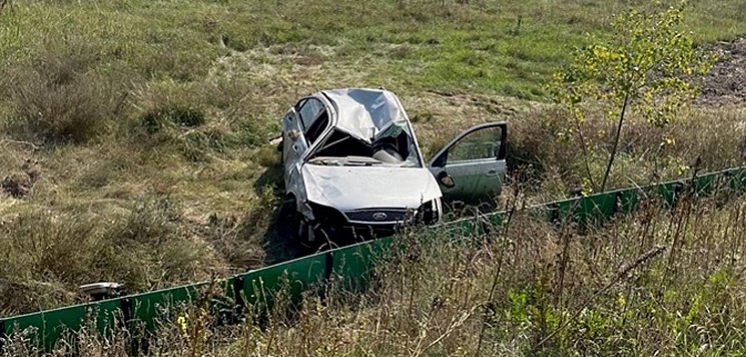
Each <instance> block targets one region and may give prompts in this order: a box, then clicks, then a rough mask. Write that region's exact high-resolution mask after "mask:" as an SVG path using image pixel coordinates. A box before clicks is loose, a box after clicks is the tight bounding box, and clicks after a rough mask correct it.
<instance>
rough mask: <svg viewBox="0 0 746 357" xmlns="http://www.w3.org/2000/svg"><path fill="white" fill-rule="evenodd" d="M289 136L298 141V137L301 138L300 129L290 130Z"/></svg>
mask: <svg viewBox="0 0 746 357" xmlns="http://www.w3.org/2000/svg"><path fill="white" fill-rule="evenodd" d="M288 137H290V140H293V141H296V140H298V138H300V131H298V130H295V129H293V130H290V131H288Z"/></svg>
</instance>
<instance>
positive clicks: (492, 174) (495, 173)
mask: <svg viewBox="0 0 746 357" xmlns="http://www.w3.org/2000/svg"><path fill="white" fill-rule="evenodd" d="M487 176H497V170H490V171H487Z"/></svg>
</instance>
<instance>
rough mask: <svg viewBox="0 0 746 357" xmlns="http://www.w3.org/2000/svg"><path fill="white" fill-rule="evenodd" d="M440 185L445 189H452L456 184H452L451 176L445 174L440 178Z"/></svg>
mask: <svg viewBox="0 0 746 357" xmlns="http://www.w3.org/2000/svg"><path fill="white" fill-rule="evenodd" d="M440 183H442V184H443V186H445V187H447V188H452V187H453V186H456V183H455V182H453V178H451V176H448V174H446V173H445V172H444V173H443V175H441V176H440Z"/></svg>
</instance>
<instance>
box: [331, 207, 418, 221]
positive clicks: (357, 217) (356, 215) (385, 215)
mask: <svg viewBox="0 0 746 357" xmlns="http://www.w3.org/2000/svg"><path fill="white" fill-rule="evenodd" d="M345 214H346V215H347V218H348V219H349V220H350V221H356V222H371V223H377V222H380V223H385V222H401V221H404V220H405V219H406V218H407V216H408V215H407V211H405V210H390V209H388V210H387V209H372V210H360V211H353V212H346V213H345ZM410 217H411V215H410Z"/></svg>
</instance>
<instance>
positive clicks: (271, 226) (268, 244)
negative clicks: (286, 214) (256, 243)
mask: <svg viewBox="0 0 746 357" xmlns="http://www.w3.org/2000/svg"><path fill="white" fill-rule="evenodd" d="M254 190H255V191H256V194H257V196H258V197H263V198H264V201H265V202H268V203H269V202H271V205H270V206H269V207H257V208H256V209H258V210H262V211H266V217H267V218H268V220H269V222H268V224H266V225H265V227H266V228H264V229H265V232H264V233H263V235H262V241H261V244H262V248H263V249H264V253H265V260H264V263H265V265H271V264H276V263H281V262H284V261H287V260H291V259H295V258H299V257H302V256H304V255H307V254H309V253H310V252H309V251H308V250H307V249H306V248H304V247H303V246H301V245H300V244H299V243H298V241H297V240H296V239H295V238H294V237H293V234H292V232H291V230H290V227H289V225H288V222H283V221H281V220H280V217H279V213H280V212H279V211H280V205H281V204H282V200H283V198H284V195H285V190H284V183H283V166H282V164H281V163H279V162H278V163H275V164H273V165H272V166H269V167H267V168H266V170H264V172H263V173H262V175H261V176H260V177H259V178H258V179H257V180H256V181H255V182H254ZM268 196H271V197H268ZM260 227H261V225H258V224H257V225H252V224H248V225H246V226H245V228H244V229H246V230H248V232H246V234H256V232H253V230H255V229H260Z"/></svg>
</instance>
